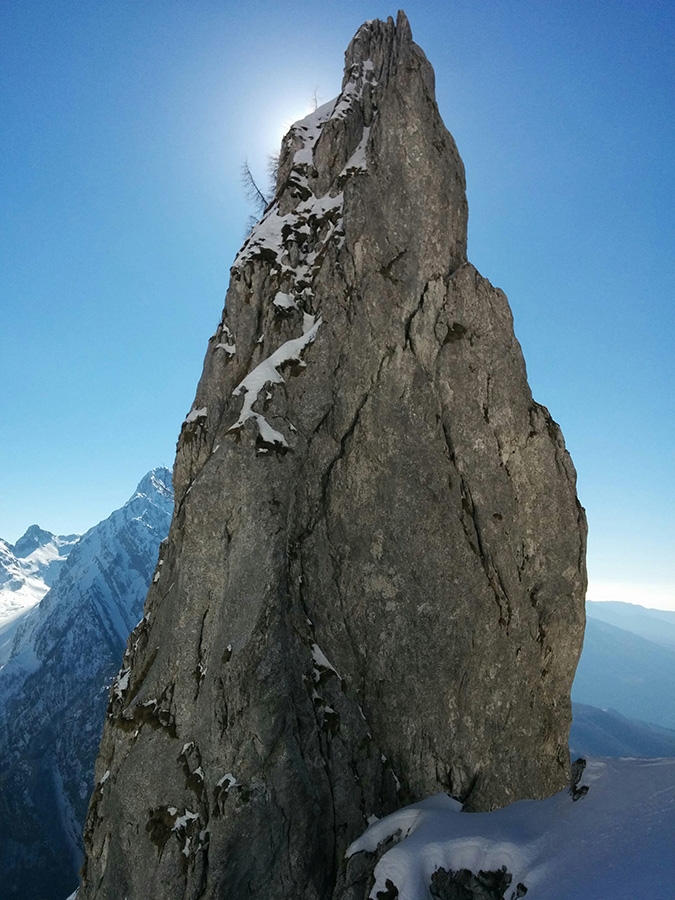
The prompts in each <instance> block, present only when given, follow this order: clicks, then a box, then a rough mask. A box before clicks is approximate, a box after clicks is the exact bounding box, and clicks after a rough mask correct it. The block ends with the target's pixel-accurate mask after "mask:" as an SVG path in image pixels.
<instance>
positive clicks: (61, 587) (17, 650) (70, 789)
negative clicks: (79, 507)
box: [0, 468, 173, 900]
mask: <svg viewBox="0 0 675 900" xmlns="http://www.w3.org/2000/svg"><path fill="white" fill-rule="evenodd" d="M150 476H151V477H150ZM141 487H142V490H141V489H140V488H141ZM172 511H173V504H172V500H171V475H170V473H169V471H168V470H167V469H163V468H159V469H155V470H153V471H152V472H151V473H149V476H145V478H144V479H143V480H142V481H141V482H140V484H139V489H137V490H136V491H135V492H134V494H133V495H132V497H131V498H130V499H129V500H128V501H127V503H125V504H124V506H122V507H121V508H120V509H118V510H116V511H114V512H113V513H112V514H111V515H110V516H109V517H108V518H107V519H104V520H103V521H102V522H100V523H99V524H98V525H95V526H94V527H93V528H91V529H89V530H88V531H87V532H86V533H85V534H84V535H83V536H82V537H81V538H80V540H79V541H78V542H77V544H75V545H74V547H73V548H72V549H71V552H70V554H69V556H68V559H67V560H66V561H65V563H64V565H63V567H62V569H61V571H60V573H59V575H58V577H57V579H56V581H55V583H54V585H53V587H52V588H51V589H50V590H49V591H48V592H47V594H46V595H45V596H44V598H43V599H42V600H41V602H40V603H39V604H38V605H36V606H34V607H33V608H32V609H30V610H28V612H27V613H26V614H25V615H24V616H22V617H21V619H20V620H19V624H18V627H17V629H16V633H15V635H14V638H13V641H12V647H11V651H10V653H9V658H8V661H7V663H6V664H5V665H4V666H3V667H2V668H0V798H1V799H0V878H2V883H3V885H4V887H3V900H41V898H44V897H49V898H50V900H62V898H63V897H65V896H66V895H67V894H68V893H69V892H71V891H72V890H73V888H74V887H75V885H76V883H77V870H78V868H79V865H80V862H81V858H82V837H81V834H82V822H83V820H84V815H85V812H86V806H87V801H88V798H89V794H90V791H91V789H92V785H93V766H94V759H95V755H96V748H97V746H98V741H99V735H100V728H101V725H102V723H103V718H104V713H105V705H106V699H107V695H108V690H109V685H110V682H111V681H112V679H113V677H114V674H115V672H116V671H117V670H118V668H119V663H120V659H121V657H122V651H123V647H124V643H125V642H126V639H127V636H128V633H129V631H131V629H132V628H133V626H134V625H135V624H136V622H137V621H138V619H139V618H140V617H141V615H142V607H143V601H144V599H145V594H146V592H147V587H148V585H149V583H150V579H151V576H152V573H153V571H154V569H155V564H156V560H157V552H158V548H159V543H160V541H161V540H162V539H163V538H164V537H165V535H166V532H167V530H168V527H169V522H170V519H171V515H172Z"/></svg>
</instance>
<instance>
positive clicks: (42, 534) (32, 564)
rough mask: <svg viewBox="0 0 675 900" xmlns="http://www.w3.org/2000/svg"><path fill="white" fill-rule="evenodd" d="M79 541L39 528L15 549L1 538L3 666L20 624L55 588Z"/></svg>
mask: <svg viewBox="0 0 675 900" xmlns="http://www.w3.org/2000/svg"><path fill="white" fill-rule="evenodd" d="M79 538H80V536H79V534H60V535H57V534H52V533H51V531H44V530H43V529H42V528H40V527H39V526H38V525H31V526H30V528H29V529H28V530H27V531H26V533H25V534H24V535H23V536H22V537H20V538H19V540H18V541H17V542H16V544H14V545H12V544H9V543H7V541H4V540H2V539H1V538H0V666H2V665H4V663H6V662H7V659H8V657H9V651H10V649H11V645H12V642H13V639H14V634H15V633H16V629H17V627H18V624H19V621H20V620H21V618H22V617H23V616H24V615H25V614H26V613H27V612H28V611H29V610H30V609H32V608H33V607H34V606H36V605H37V604H38V603H39V602H40V600H42V598H43V597H44V595H45V594H46V593H47V591H48V590H49V588H50V587H51V586H52V585H53V584H54V582H55V581H56V578H57V576H58V574H59V572H60V571H61V568H62V567H63V564H64V563H65V561H66V559H67V558H68V554H69V553H70V551H71V550H72V549H73V547H74V546H75V544H76V543H77V541H78V540H79Z"/></svg>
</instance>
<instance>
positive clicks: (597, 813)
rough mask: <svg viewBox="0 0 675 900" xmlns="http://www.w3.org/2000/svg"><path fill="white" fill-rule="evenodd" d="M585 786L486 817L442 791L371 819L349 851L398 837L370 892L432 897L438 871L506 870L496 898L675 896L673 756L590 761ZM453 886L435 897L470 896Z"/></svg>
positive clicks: (415, 899) (402, 899) (399, 899)
mask: <svg viewBox="0 0 675 900" xmlns="http://www.w3.org/2000/svg"><path fill="white" fill-rule="evenodd" d="M581 784H583V785H587V786H588V788H589V790H588V793H587V794H586V795H585V796H582V797H581V798H580V799H578V800H577V801H573V800H572V797H571V795H570V794H569V793H568V792H566V791H564V792H562V793H559V794H556V795H554V796H553V797H550V798H549V799H548V800H527V801H521V802H519V803H513V804H512V805H511V806H507V807H505V808H504V809H500V810H496V811H494V812H488V813H462V812H461V806H460V804H459V803H458V802H457V801H456V800H452V799H451V798H450V797H448V796H447V795H446V794H437V795H436V796H434V797H430V798H429V799H427V800H424V801H422V802H421V803H416V804H414V805H412V806H408V807H405V808H404V809H402V810H399V811H398V812H396V813H394V814H393V815H391V816H388V817H387V818H386V819H382V820H381V821H378V822H375V823H373V824H372V825H371V826H370V827H369V828H368V830H367V831H366V832H365V833H364V834H363V835H362V837H361V838H360V839H359V840H357V841H356V842H355V843H354V844H352V846H351V848H350V850H349V853H350V854H351V855H355V854H358V853H359V852H360V851H366V852H374V851H376V850H377V848H378V846H380V845H382V844H383V842H385V841H386V840H387V839H388V838H392V837H393V836H395V835H397V833H398V834H399V837H400V842H399V843H397V844H396V845H395V846H393V847H392V848H391V849H389V850H388V851H387V852H386V853H385V854H384V856H382V858H381V859H380V861H379V863H378V864H377V867H376V869H375V875H376V882H375V884H374V886H373V888H372V890H371V891H370V897H371V898H377V897H380V898H382V897H386V898H396V900H429V898H430V896H432V895H430V893H429V887H430V885H431V881H432V874H433V873H434V872H435V871H436V870H437V869H439V868H443V869H445V870H453V871H457V870H460V869H469V870H471V871H472V872H474V873H478V872H479V871H480V870H483V871H494V870H498V869H500V868H501V867H502V866H506V870H507V872H508V873H509V874H510V875H511V876H512V879H511V884H510V886H509V887H508V888H507V889H506V891H505V892H504V893H503V894H495V896H504V897H505V898H506V900H511V898H512V897H519V896H525V894H523V893H522V888H521V890H520V892H519V891H518V888H517V886H518V885H519V884H520V885H523V886H524V887H525V888H527V894H526V896H527V900H651V898H654V900H656V898H659V900H661V898H663V900H665V898H666V897H672V896H675V888H674V885H675V855H674V854H673V847H674V846H675V759H672V758H670V759H651V760H643V759H592V760H590V761H589V763H588V766H587V768H586V770H585V772H584V775H583V777H582V779H581ZM394 839H395V838H394ZM354 862H355V863H356V860H354ZM388 882H389V883H388ZM394 887H395V888H396V889H397V891H398V893H396V891H395V890H394ZM452 890H454V887H453V888H450V889H448V892H447V893H437V894H436V895H435V896H437V897H441V898H445V897H448V898H450V897H452V898H459V897H462V898H463V897H470V896H472V895H471V894H463V893H452V892H451V891H452ZM380 892H381V893H380ZM484 896H492V895H491V894H486V895H484Z"/></svg>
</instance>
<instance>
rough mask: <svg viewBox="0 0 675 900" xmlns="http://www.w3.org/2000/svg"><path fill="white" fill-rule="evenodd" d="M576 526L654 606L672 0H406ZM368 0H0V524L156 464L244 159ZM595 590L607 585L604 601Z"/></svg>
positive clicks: (594, 575) (670, 564)
mask: <svg viewBox="0 0 675 900" xmlns="http://www.w3.org/2000/svg"><path fill="white" fill-rule="evenodd" d="M405 9H406V12H407V13H408V17H409V19H410V22H411V25H412V28H413V34H414V36H415V39H416V41H417V42H418V43H419V44H420V45H421V46H422V47H423V48H424V50H425V52H426V54H427V56H428V57H429V59H430V60H431V62H432V64H433V65H434V67H435V70H436V80H437V94H438V100H439V106H440V109H441V113H442V115H443V117H444V120H445V122H446V124H447V126H448V128H449V129H450V131H451V132H452V133H453V135H454V136H455V139H456V141H457V144H458V146H459V149H460V152H461V154H462V157H463V159H464V163H465V165H466V169H467V180H468V195H469V206H470V229H469V256H470V259H471V260H472V262H473V263H474V264H475V265H476V266H477V267H478V269H479V270H480V271H481V272H482V274H483V275H485V276H486V277H488V278H489V279H490V280H491V281H492V282H493V284H495V285H497V286H499V287H501V288H503V289H504V290H505V291H506V293H507V295H508V296H509V300H510V302H511V306H512V308H513V312H514V317H515V326H516V333H517V335H518V337H519V339H520V341H521V343H522V345H523V350H524V353H525V358H526V361H527V365H528V372H529V376H530V383H531V385H532V389H533V393H534V395H535V398H536V399H537V400H538V401H539V402H541V403H544V404H545V405H546V406H548V407H549V409H550V411H551V413H552V415H553V416H554V418H555V419H556V420H557V421H558V422H560V424H561V425H562V428H563V432H564V434H565V438H566V441H567V445H568V448H569V449H570V451H571V453H572V456H573V458H574V461H575V464H576V466H577V470H578V474H579V494H580V498H581V501H582V503H583V504H584V506H585V507H586V509H587V512H588V518H589V523H590V528H591V534H590V542H589V572H590V577H591V581H592V585H593V591H594V592H595V593H592V596H598V597H599V596H600V595H601V594H603V592H604V593H605V594H609V595H611V596H613V597H615V598H616V599H633V600H634V602H644V603H647V604H650V605H651V604H653V605H668V604H670V605H672V606H673V607H675V546H674V545H675V527H674V525H673V519H674V512H673V511H674V510H675V479H674V477H673V465H674V463H675V459H674V456H675V454H674V450H673V445H674V437H675V434H674V432H675V426H674V424H673V420H674V416H673V396H674V393H675V391H674V384H673V381H674V378H673V365H672V359H673V342H674V339H675V316H674V313H673V296H674V294H675V254H674V253H673V248H674V247H675V212H674V204H673V197H674V196H675V175H674V167H673V161H674V160H675V128H674V125H673V123H674V122H675V108H674V107H675V99H674V98H675V90H674V88H675V62H674V58H673V54H672V42H673V38H674V37H675V6H674V5H673V4H672V2H670V0H669V2H660V0H650V2H649V3H648V4H645V3H643V2H629V0H612V2H607V0H583V2H581V0H579V2H573V0H557V2H547V0H537V2H534V0H508V2H501V0H459V2H443V3H441V2H433V3H431V2H419V0H417V2H409V3H407V5H406V6H405ZM395 14H396V7H395V6H390V5H387V4H385V3H381V2H361V0H358V2H357V0H352V2H350V0H343V2H312V3H309V2H283V0H276V2H256V0H253V2H249V3H246V4H241V3H236V4H235V3H232V2H227V0H219V2H212V0H181V2H177V0H106V2H105V3H103V2H94V0H77V2H70V0H27V2H21V3H19V2H15V3H9V2H8V3H3V4H0V131H1V134H0V137H1V139H2V147H3V163H2V166H1V167H0V233H1V234H2V240H1V241H0V386H1V388H2V389H1V391H0V413H1V415H2V422H3V434H4V440H3V441H2V446H1V447H0V536H2V537H4V538H6V539H8V540H10V541H12V540H15V539H16V538H18V537H19V535H20V534H21V533H22V532H23V531H24V530H25V529H26V527H27V526H28V525H30V524H31V523H33V522H38V523H39V524H40V525H42V526H43V527H45V528H49V529H50V530H52V531H56V532H61V533H63V532H72V531H82V530H84V529H86V528H88V527H89V526H91V525H93V524H94V523H95V522H97V521H98V520H100V519H101V518H103V517H105V516H106V515H108V514H109V512H110V511H111V510H112V509H113V508H115V507H117V506H119V505H120V504H121V503H123V502H124V501H125V500H126V498H127V497H128V496H129V495H130V493H131V492H132V490H133V488H134V486H135V484H136V483H137V482H138V480H139V479H140V477H141V476H142V475H143V473H144V472H145V471H147V470H148V469H149V468H151V467H153V466H155V465H158V464H169V465H171V463H172V461H173V455H174V448H175V440H176V437H177V435H178V432H179V429H180V424H181V422H182V420H183V418H184V416H185V414H186V413H187V411H188V410H189V408H190V404H191V401H192V398H193V395H194V390H195V387H196V383H197V380H198V377H199V374H200V371H201V365H202V359H203V354H204V351H205V349H206V343H207V339H208V337H209V335H210V334H211V333H212V332H213V330H214V328H215V325H216V323H217V321H218V319H219V316H220V312H221V308H222V303H223V298H224V295H225V291H226V289H227V283H228V277H229V276H228V273H229V266H230V264H231V262H232V260H233V258H234V255H235V253H236V251H237V248H238V246H239V245H240V244H241V242H242V240H243V238H244V236H245V230H246V220H247V217H248V215H249V213H250V210H249V209H248V208H247V203H246V199H245V196H244V193H243V190H242V187H241V183H240V178H239V171H240V167H241V164H242V162H243V161H244V160H245V159H248V161H249V163H250V165H251V167H252V169H253V170H254V173H256V174H257V175H258V177H259V178H261V179H263V178H264V169H265V160H266V157H267V155H268V154H269V153H271V152H273V151H274V150H275V149H276V148H277V146H278V143H279V140H280V137H281V135H282V133H283V131H284V126H287V125H288V124H290V122H291V121H293V120H294V119H296V118H298V117H300V116H302V115H303V114H304V113H305V112H306V111H307V109H308V108H309V106H310V105H311V101H312V96H313V94H314V92H315V91H316V94H317V96H318V98H319V100H320V101H323V100H327V99H329V98H330V97H332V96H334V95H335V94H336V93H337V91H338V89H339V85H340V80H341V75H342V55H343V52H344V49H345V47H346V45H347V43H348V42H349V40H350V38H351V37H352V35H353V33H354V31H355V30H356V29H357V28H358V26H359V25H360V24H361V22H362V21H364V20H365V19H370V18H375V17H380V18H383V17H386V16H387V15H395ZM608 599H609V596H608Z"/></svg>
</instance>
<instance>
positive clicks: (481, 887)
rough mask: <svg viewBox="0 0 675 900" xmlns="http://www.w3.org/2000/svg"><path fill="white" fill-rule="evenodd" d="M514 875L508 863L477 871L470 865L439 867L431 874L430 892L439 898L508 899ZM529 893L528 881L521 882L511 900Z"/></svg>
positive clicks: (445, 899) (458, 899) (509, 899)
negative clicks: (485, 870)
mask: <svg viewBox="0 0 675 900" xmlns="http://www.w3.org/2000/svg"><path fill="white" fill-rule="evenodd" d="M512 881H513V876H512V875H511V873H510V872H507V871H506V866H502V867H501V869H497V870H495V871H494V872H484V871H482V870H481V871H479V872H478V874H477V875H474V873H473V872H470V871H469V869H458V870H457V871H456V872H453V871H452V869H449V870H446V869H442V868H441V869H436V871H435V872H434V874H433V875H432V876H431V887H430V888H429V892H430V893H431V896H432V897H436V898H437V900H507V891H509V888H510V887H511V882H512ZM525 894H527V888H526V887H525V885H524V884H521V883H518V884H517V885H516V887H515V889H514V890H513V891H509V892H508V900H519V898H520V897H524V896H525Z"/></svg>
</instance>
